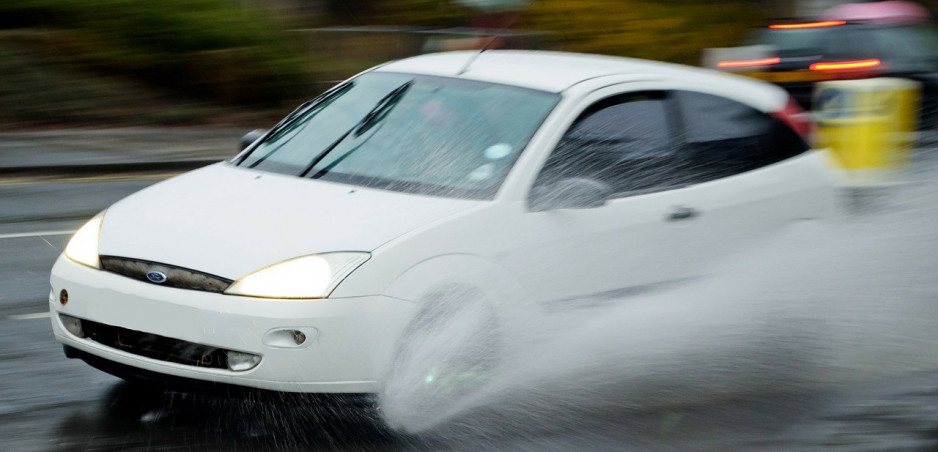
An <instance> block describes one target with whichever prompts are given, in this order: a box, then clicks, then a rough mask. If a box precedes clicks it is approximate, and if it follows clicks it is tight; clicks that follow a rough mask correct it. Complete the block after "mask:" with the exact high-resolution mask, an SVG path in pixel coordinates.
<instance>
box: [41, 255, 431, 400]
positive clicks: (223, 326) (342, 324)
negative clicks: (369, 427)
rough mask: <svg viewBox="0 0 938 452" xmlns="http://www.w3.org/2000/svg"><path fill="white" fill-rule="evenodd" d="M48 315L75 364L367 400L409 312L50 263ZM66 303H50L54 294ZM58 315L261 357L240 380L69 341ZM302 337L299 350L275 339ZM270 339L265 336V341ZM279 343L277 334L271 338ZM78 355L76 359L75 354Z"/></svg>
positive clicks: (373, 301)
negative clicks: (179, 285)
mask: <svg viewBox="0 0 938 452" xmlns="http://www.w3.org/2000/svg"><path fill="white" fill-rule="evenodd" d="M51 284H52V291H51V292H50V296H49V309H50V312H51V313H52V314H53V315H52V329H53V332H54V333H55V337H56V339H57V340H58V341H59V342H61V343H63V344H64V345H66V346H68V347H72V348H74V349H76V350H79V351H81V352H83V354H85V355H90V356H94V357H98V358H101V359H103V360H106V361H110V362H113V363H116V364H119V365H122V366H127V367H130V368H135V369H141V370H143V371H147V372H148V373H155V374H158V375H167V376H173V377H180V378H184V379H194V380H200V381H205V382H209V383H213V384H223V385H238V386H246V387H251V388H258V389H266V390H273V391H283V392H315V393H369V392H375V391H377V390H378V389H379V387H380V381H381V379H382V377H383V375H385V373H386V371H387V366H388V365H389V364H390V361H391V359H392V355H393V352H394V347H395V344H396V342H397V338H398V337H399V335H400V334H401V332H402V331H403V330H404V328H405V326H406V325H407V324H408V322H409V321H410V319H411V318H412V316H413V315H414V313H415V308H416V306H415V305H414V304H413V303H411V302H409V301H404V300H398V299H395V298H390V297H385V296H366V297H355V298H344V299H326V300H274V299H259V298H250V297H239V296H229V295H222V294H215V293H209V292H199V291H192V290H184V289H174V288H169V287H161V286H158V285H155V284H149V283H145V282H140V281H136V280H132V279H129V278H126V277H123V276H119V275H115V274H112V273H108V272H104V271H100V270H95V269H91V268H88V267H85V266H82V265H79V264H76V263H74V262H71V261H69V260H68V259H66V258H65V257H59V259H58V261H56V264H55V266H54V267H53V269H52V277H51ZM63 289H64V290H67V291H68V302H67V304H65V305H62V304H61V303H60V302H59V295H58V294H59V293H60V291H61V290H63ZM60 314H65V315H68V316H71V317H74V318H78V319H82V320H88V321H91V322H96V323H98V324H103V325H107V326H110V327H116V328H117V329H124V330H132V331H136V332H142V333H148V334H151V335H157V336H161V337H164V338H171V339H175V340H178V341H180V342H181V343H182V342H188V343H192V344H198V345H201V346H206V347H217V348H219V349H225V350H234V351H240V352H245V353H252V354H256V355H260V356H261V360H260V363H259V364H258V365H257V366H256V367H254V368H252V369H250V370H246V371H232V370H228V369H227V368H210V367H202V366H196V365H188V364H181V363H178V362H172V361H170V360H164V359H158V358H154V357H148V356H143V355H142V354H139V353H133V352H131V351H127V350H122V349H120V348H117V347H115V346H113V345H114V344H111V345H112V346H108V345H105V344H103V343H101V342H98V341H95V340H93V339H91V338H87V337H85V338H82V337H78V336H76V335H73V334H71V333H69V332H68V331H67V330H66V329H65V326H64V325H63V324H62V320H61V318H60ZM284 330H298V331H303V332H304V333H306V340H305V341H304V342H303V343H302V344H299V345H297V344H295V343H291V342H289V341H287V342H284V341H283V340H278V336H277V334H275V332H280V331H284ZM272 333H274V334H272ZM280 337H281V338H282V335H281V336H280ZM83 356H84V355H83Z"/></svg>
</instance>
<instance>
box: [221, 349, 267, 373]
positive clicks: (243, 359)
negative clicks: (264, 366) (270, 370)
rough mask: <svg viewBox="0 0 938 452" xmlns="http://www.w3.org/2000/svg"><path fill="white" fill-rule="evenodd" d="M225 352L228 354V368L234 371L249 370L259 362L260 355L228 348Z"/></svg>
mask: <svg viewBox="0 0 938 452" xmlns="http://www.w3.org/2000/svg"><path fill="white" fill-rule="evenodd" d="M225 353H226V354H227V355H228V368H229V369H231V370H233V371H235V372H243V371H245V370H251V369H253V368H254V367H255V366H257V364H258V363H259V362H261V357H260V356H257V355H252V354H250V353H242V352H236V351H232V350H228V351H226V352H225Z"/></svg>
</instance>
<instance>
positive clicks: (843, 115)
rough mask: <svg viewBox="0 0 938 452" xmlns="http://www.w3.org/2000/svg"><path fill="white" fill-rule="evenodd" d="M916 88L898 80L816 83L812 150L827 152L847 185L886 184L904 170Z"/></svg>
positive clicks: (911, 143)
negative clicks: (841, 172) (814, 126)
mask: <svg viewBox="0 0 938 452" xmlns="http://www.w3.org/2000/svg"><path fill="white" fill-rule="evenodd" d="M920 97H921V86H920V84H919V83H918V82H915V81H912V80H905V79H898V78H873V79H864V80H838V81H827V82H819V83H817V84H816V86H815V90H814V108H815V111H814V119H815V121H816V126H817V128H816V130H815V134H814V147H815V148H817V149H823V148H827V149H830V150H831V151H832V152H833V154H834V156H835V159H834V161H833V162H832V166H833V167H834V168H833V169H835V170H842V171H843V172H844V173H845V174H844V176H845V178H844V180H845V182H846V183H847V184H848V185H870V184H881V183H886V182H889V181H890V180H891V179H893V178H894V176H895V174H896V172H897V171H899V170H902V169H904V168H905V167H906V166H907V165H908V156H909V153H910V152H911V150H912V147H913V146H914V142H915V131H916V129H917V125H918V115H919V103H920Z"/></svg>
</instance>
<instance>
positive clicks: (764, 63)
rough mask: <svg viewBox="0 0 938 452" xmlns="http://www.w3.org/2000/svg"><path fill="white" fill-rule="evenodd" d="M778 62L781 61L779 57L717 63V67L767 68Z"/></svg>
mask: <svg viewBox="0 0 938 452" xmlns="http://www.w3.org/2000/svg"><path fill="white" fill-rule="evenodd" d="M780 61H782V60H781V59H780V58H779V57H773V58H758V59H754V60H733V61H720V62H719V63H717V67H750V66H769V65H772V64H778V63H779V62H780Z"/></svg>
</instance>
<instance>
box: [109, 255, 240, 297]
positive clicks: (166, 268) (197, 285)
mask: <svg viewBox="0 0 938 452" xmlns="http://www.w3.org/2000/svg"><path fill="white" fill-rule="evenodd" d="M100 259H101V268H103V269H104V270H105V271H108V272H111V273H116V274H118V275H123V276H126V277H128V278H133V279H136V280H138V281H145V282H152V281H150V280H149V279H148V278H147V273H149V272H151V271H158V272H162V273H163V274H165V275H166V281H165V282H162V283H159V284H160V285H161V286H167V287H175V288H177V289H188V290H201V291H204V292H215V293H222V292H224V291H225V290H226V289H228V286H230V285H231V283H232V282H234V281H232V280H230V279H225V278H222V277H220V276H215V275H210V274H208V273H202V272H198V271H195V270H189V269H187V268H182V267H176V266H173V265H167V264H161V263H158V262H151V261H145V260H142V259H131V258H127V257H116V256H101V258H100ZM154 284H155V283H154Z"/></svg>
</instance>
